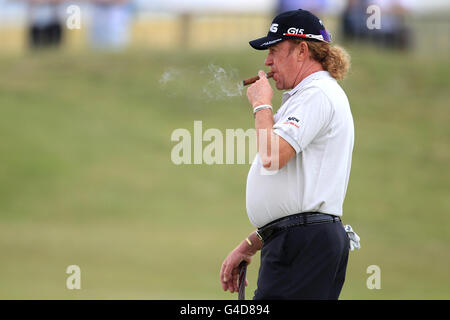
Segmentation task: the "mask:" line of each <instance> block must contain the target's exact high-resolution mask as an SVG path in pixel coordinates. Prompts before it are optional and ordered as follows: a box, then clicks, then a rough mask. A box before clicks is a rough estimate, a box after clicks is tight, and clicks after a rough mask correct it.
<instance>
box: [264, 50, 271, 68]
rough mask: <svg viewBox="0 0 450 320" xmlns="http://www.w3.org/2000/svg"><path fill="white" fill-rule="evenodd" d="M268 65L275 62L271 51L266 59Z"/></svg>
mask: <svg viewBox="0 0 450 320" xmlns="http://www.w3.org/2000/svg"><path fill="white" fill-rule="evenodd" d="M264 64H265V65H266V66H271V65H272V64H273V59H272V54H271V53H270V52H269V53H268V54H267V57H266V61H264Z"/></svg>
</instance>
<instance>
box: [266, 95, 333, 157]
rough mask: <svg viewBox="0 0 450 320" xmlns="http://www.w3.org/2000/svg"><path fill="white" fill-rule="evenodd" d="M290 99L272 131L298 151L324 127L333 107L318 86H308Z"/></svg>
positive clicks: (328, 120)
mask: <svg viewBox="0 0 450 320" xmlns="http://www.w3.org/2000/svg"><path fill="white" fill-rule="evenodd" d="M291 99H292V100H291V101H288V103H289V105H288V106H287V109H286V112H284V113H283V116H281V117H280V119H279V120H278V121H277V123H275V125H274V126H273V131H274V133H275V134H277V135H279V136H280V137H282V138H283V139H284V140H286V141H287V142H288V143H289V144H290V145H291V146H292V147H293V148H294V149H295V151H296V152H297V153H299V152H302V151H303V150H304V149H305V148H306V147H307V146H308V145H309V144H310V143H311V142H312V141H313V140H314V139H315V138H316V137H317V136H318V135H319V134H321V133H322V132H323V131H324V130H325V129H326V127H327V126H328V125H329V123H330V121H331V118H332V116H333V109H332V106H331V103H330V101H329V99H328V97H327V96H326V95H325V93H324V92H323V91H322V90H321V89H319V88H308V89H306V90H305V91H303V92H302V93H301V94H300V96H298V97H296V96H293V97H291Z"/></svg>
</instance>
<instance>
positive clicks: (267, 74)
mask: <svg viewBox="0 0 450 320" xmlns="http://www.w3.org/2000/svg"><path fill="white" fill-rule="evenodd" d="M266 77H267V78H272V77H273V72H268V73H266ZM258 80H259V76H256V77H253V78H249V79H246V80H244V81H242V85H244V86H247V85H249V84H252V83H255V82H256V81H258Z"/></svg>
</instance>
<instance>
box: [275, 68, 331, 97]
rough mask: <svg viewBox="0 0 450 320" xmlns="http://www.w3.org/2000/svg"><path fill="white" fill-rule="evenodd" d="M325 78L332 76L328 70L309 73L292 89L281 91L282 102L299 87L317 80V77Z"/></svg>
mask: <svg viewBox="0 0 450 320" xmlns="http://www.w3.org/2000/svg"><path fill="white" fill-rule="evenodd" d="M325 78H332V77H331V75H330V73H329V72H328V71H317V72H314V73H312V74H310V75H309V76H307V77H306V78H305V79H303V80H302V81H300V83H299V84H298V85H296V86H295V88H294V89H292V90H291V91H287V92H284V93H283V102H285V101H286V100H287V99H289V98H290V97H292V96H293V95H294V94H295V93H296V92H297V91H299V90H300V89H301V88H303V87H304V86H306V85H307V84H308V83H310V82H311V81H313V80H318V79H325Z"/></svg>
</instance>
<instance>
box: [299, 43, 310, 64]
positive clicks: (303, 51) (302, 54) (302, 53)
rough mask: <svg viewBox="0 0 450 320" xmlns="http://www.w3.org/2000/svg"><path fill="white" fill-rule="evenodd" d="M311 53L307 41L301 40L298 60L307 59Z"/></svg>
mask: <svg viewBox="0 0 450 320" xmlns="http://www.w3.org/2000/svg"><path fill="white" fill-rule="evenodd" d="M308 55H309V48H308V45H307V44H306V41H302V42H300V45H299V46H298V56H297V61H305V60H306V59H307V58H308Z"/></svg>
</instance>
